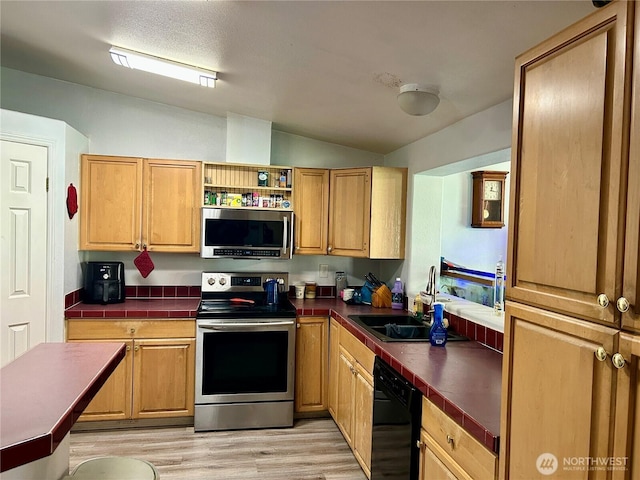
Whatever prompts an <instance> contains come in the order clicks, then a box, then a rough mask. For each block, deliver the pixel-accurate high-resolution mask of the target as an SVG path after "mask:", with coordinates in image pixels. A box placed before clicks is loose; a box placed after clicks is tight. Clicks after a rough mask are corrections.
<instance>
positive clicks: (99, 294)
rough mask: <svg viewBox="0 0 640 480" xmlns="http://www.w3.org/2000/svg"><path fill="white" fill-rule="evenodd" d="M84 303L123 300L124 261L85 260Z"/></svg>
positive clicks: (105, 302) (104, 302)
mask: <svg viewBox="0 0 640 480" xmlns="http://www.w3.org/2000/svg"><path fill="white" fill-rule="evenodd" d="M83 266H84V268H83V270H84V291H83V296H82V301H83V302H84V303H102V304H107V303H120V302H124V299H125V294H124V263H122V262H85V263H84V264H83Z"/></svg>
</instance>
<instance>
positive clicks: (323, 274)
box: [320, 263, 329, 278]
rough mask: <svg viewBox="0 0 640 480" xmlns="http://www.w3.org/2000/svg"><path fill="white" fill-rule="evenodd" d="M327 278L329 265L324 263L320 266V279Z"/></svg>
mask: <svg viewBox="0 0 640 480" xmlns="http://www.w3.org/2000/svg"><path fill="white" fill-rule="evenodd" d="M328 276H329V265H327V264H325V263H321V264H320V278H327V277H328Z"/></svg>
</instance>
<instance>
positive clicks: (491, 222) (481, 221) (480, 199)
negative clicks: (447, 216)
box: [471, 170, 509, 228]
mask: <svg viewBox="0 0 640 480" xmlns="http://www.w3.org/2000/svg"><path fill="white" fill-rule="evenodd" d="M508 174H509V172H488V171H484V170H481V171H477V172H471V175H472V176H473V200H472V205H471V226H472V227H475V228H502V227H504V185H505V181H506V178H507V175H508Z"/></svg>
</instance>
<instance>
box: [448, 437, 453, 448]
mask: <svg viewBox="0 0 640 480" xmlns="http://www.w3.org/2000/svg"><path fill="white" fill-rule="evenodd" d="M447 443H448V444H449V445H451V448H453V447H454V445H453V437H452V436H451V435H447Z"/></svg>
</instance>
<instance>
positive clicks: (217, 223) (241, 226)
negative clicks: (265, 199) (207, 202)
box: [200, 207, 293, 259]
mask: <svg viewBox="0 0 640 480" xmlns="http://www.w3.org/2000/svg"><path fill="white" fill-rule="evenodd" d="M201 232H202V233H201V235H202V242H201V244H200V256H201V257H202V258H270V259H289V258H291V253H292V248H291V245H292V243H293V212H290V211H278V210H259V209H248V208H247V209H239V208H238V209H235V208H212V207H203V208H202V229H201Z"/></svg>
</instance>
